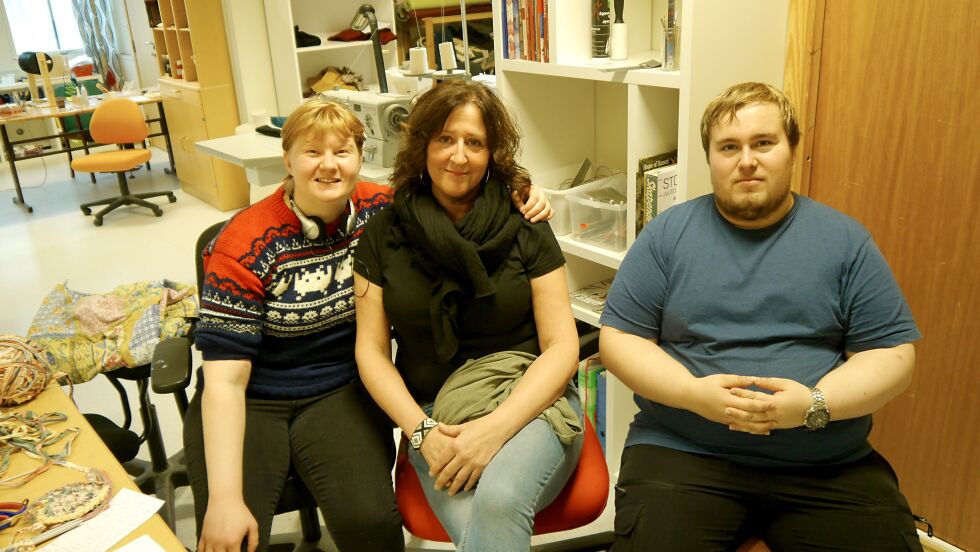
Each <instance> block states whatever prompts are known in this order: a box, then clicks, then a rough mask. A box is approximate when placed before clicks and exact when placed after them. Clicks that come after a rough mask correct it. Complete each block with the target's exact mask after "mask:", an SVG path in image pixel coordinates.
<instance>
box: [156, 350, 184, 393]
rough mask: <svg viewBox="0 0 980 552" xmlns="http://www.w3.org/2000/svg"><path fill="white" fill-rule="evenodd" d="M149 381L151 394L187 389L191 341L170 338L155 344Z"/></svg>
mask: <svg viewBox="0 0 980 552" xmlns="http://www.w3.org/2000/svg"><path fill="white" fill-rule="evenodd" d="M152 366H153V370H152V373H151V375H150V381H151V382H152V385H153V392H154V393H159V394H167V393H176V392H178V391H183V390H184V389H186V388H187V384H188V383H190V380H191V340H190V338H187V337H172V338H169V339H164V340H162V341H160V342H159V343H157V346H156V347H155V348H154V349H153V361H152Z"/></svg>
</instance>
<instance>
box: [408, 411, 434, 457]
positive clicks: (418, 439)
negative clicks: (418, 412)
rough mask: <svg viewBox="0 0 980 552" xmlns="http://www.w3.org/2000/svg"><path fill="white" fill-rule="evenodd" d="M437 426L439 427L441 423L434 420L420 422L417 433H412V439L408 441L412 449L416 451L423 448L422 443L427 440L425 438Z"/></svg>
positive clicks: (416, 428) (416, 429)
mask: <svg viewBox="0 0 980 552" xmlns="http://www.w3.org/2000/svg"><path fill="white" fill-rule="evenodd" d="M437 425H439V422H437V421H435V420H433V419H432V418H426V419H424V420H422V421H421V422H419V425H418V426H416V427H415V431H413V432H412V438H411V439H409V440H408V442H409V444H410V445H412V448H413V449H415V450H419V449H420V448H422V441H424V440H425V436H426V435H428V434H429V432H430V431H432V428H434V427H436V426H437Z"/></svg>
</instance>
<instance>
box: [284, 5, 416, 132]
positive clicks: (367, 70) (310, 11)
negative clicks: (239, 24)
mask: <svg viewBox="0 0 980 552" xmlns="http://www.w3.org/2000/svg"><path fill="white" fill-rule="evenodd" d="M361 4H371V5H372V6H374V11H375V13H376V15H377V18H378V21H379V22H381V23H388V24H389V25H391V26H392V27H393V25H394V17H395V13H394V7H393V3H392V1H391V0H369V1H364V0H331V1H330V2H323V1H322V0H265V23H266V30H267V31H268V35H269V53H270V56H271V58H272V70H273V79H274V80H275V86H276V98H277V108H278V113H279V114H282V115H287V114H289V113H291V112H292V111H293V109H295V108H296V107H297V106H298V105H299V104H300V103H302V101H303V91H304V90H307V89H308V88H309V86H308V85H307V80H308V79H309V78H311V77H314V76H316V75H317V74H319V73H320V72H321V71H323V69H324V68H326V67H327V66H331V65H332V66H335V67H350V68H351V70H353V71H354V72H356V73H360V74H361V75H363V77H364V83H365V84H366V85H368V87H370V88H373V89H375V90H376V89H377V88H378V77H377V71H376V69H375V62H374V50H373V45H372V42H371V41H370V40H365V41H356V42H340V41H331V40H327V39H328V37H330V36H333V35H335V34H337V33H338V32H339V31H342V30H344V29H347V28H349V27H350V24H351V20H352V19H353V18H354V14H355V13H356V12H357V8H358V7H359V6H361ZM297 25H298V26H299V30H300V31H303V32H305V33H309V34H312V35H316V36H317V37H319V38H320V45H319V46H308V47H305V48H297V47H296V38H295V31H294V27H295V26H297ZM365 32H370V31H367V30H365ZM397 51H398V45H397V41H396V40H393V41H391V42H389V43H388V44H384V45H382V54H383V57H384V66H385V68H390V67H395V66H396V63H397V62H396V60H395V56H396V52H397Z"/></svg>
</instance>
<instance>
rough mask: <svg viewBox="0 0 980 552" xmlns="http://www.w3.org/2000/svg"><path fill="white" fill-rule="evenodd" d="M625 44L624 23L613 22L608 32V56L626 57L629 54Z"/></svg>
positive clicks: (618, 58) (615, 57)
mask: <svg viewBox="0 0 980 552" xmlns="http://www.w3.org/2000/svg"><path fill="white" fill-rule="evenodd" d="M626 44H627V42H626V23H613V24H612V28H611V29H610V32H609V58H610V59H614V60H621V59H626V58H627V57H628V55H629V53H628V51H627V50H628V48H627V45H626Z"/></svg>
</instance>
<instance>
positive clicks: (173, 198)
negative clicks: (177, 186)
mask: <svg viewBox="0 0 980 552" xmlns="http://www.w3.org/2000/svg"><path fill="white" fill-rule="evenodd" d="M167 199H169V200H170V203H177V196H175V195H174V194H170V195H168V196H167Z"/></svg>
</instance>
